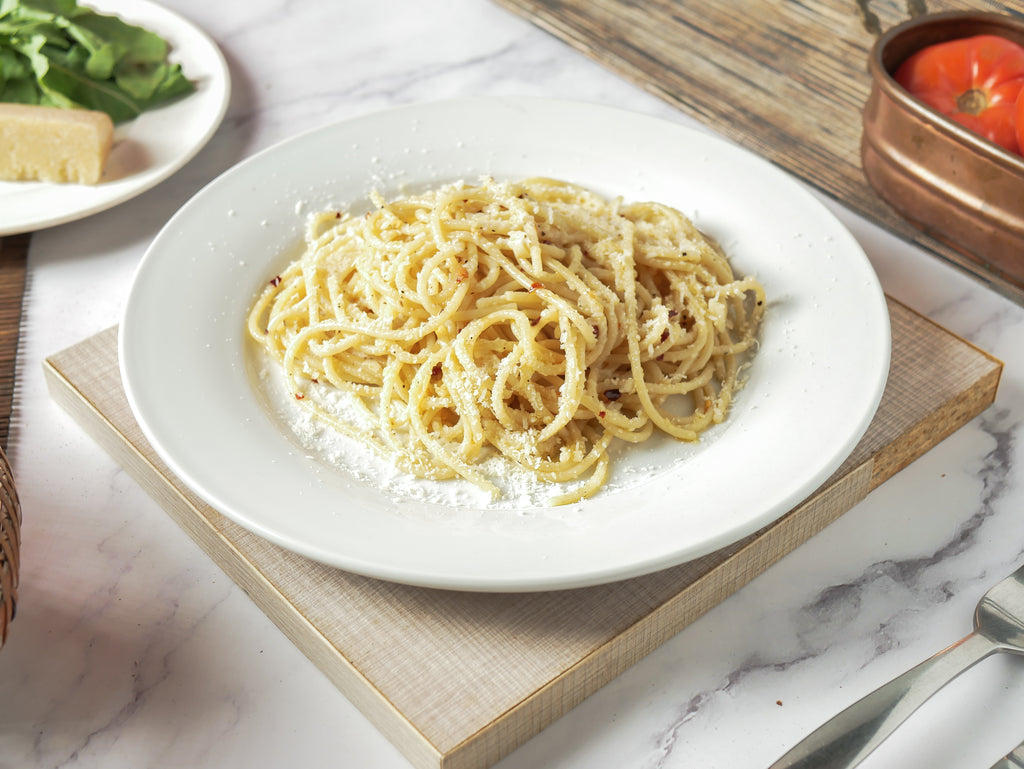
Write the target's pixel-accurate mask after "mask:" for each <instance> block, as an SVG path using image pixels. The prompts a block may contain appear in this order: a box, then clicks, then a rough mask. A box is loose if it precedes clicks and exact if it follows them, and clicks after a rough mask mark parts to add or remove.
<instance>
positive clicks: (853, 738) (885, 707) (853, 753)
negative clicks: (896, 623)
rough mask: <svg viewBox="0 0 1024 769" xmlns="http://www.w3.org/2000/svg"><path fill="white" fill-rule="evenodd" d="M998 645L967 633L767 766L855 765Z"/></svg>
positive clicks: (821, 768)
mask: <svg viewBox="0 0 1024 769" xmlns="http://www.w3.org/2000/svg"><path fill="white" fill-rule="evenodd" d="M998 650H999V647H998V646H996V645H995V644H994V643H992V642H991V641H990V640H988V639H987V638H985V637H984V636H982V635H979V634H978V633H971V634H970V635H968V636H967V637H966V638H964V639H962V640H961V641H958V642H957V643H955V644H953V645H952V646H950V647H948V648H946V649H944V650H943V651H941V652H939V653H938V654H936V655H935V656H933V657H930V658H928V659H927V660H925V661H924V662H922V663H921V664H919V665H917V667H913V668H911V669H910V670H908V671H907V672H906V673H903V674H902V675H900V676H897V677H896V678H894V679H893V680H891V681H890V682H889V683H887V684H884V685H883V686H881V687H879V688H878V689H876V690H875V691H873V692H871V693H870V694H868V695H867V696H865V697H864V698H862V699H860V700H858V701H857V702H855V703H853V704H852V705H850V707H848V708H847V709H846V710H844V711H842V712H841V713H839V714H838V715H836V716H834V717H833V718H832V719H830V720H829V721H826V722H825V723H824V724H822V725H821V726H820V727H818V728H817V729H816V730H815V731H813V732H811V733H810V734H809V735H808V736H807V737H805V738H804V739H803V740H802V741H801V742H800V743H799V744H797V745H796V746H795V747H794V748H793V749H792V750H790V751H789V752H788V753H786V755H784V756H783V757H782V758H780V759H779V760H778V761H776V762H775V763H774V764H772V765H771V767H769V769H850V767H854V766H856V765H857V764H859V763H860V762H861V761H862V760H864V758H866V757H867V755H868V754H869V753H870V752H871V751H873V750H874V749H875V748H877V747H878V746H879V745H880V744H881V743H882V741H883V740H884V739H885V738H886V737H888V736H889V735H890V734H892V733H893V731H894V730H895V729H896V727H897V726H899V725H900V724H902V723H903V722H904V721H905V720H906V719H907V718H908V717H909V716H910V714H911V713H913V712H914V711H915V710H917V709H918V708H919V707H920V706H921V705H923V704H924V702H925V701H926V700H927V699H928V698H929V697H931V696H932V695H933V694H935V692H937V691H938V690H939V689H941V688H942V687H943V686H945V685H946V684H947V683H949V682H950V681H952V680H953V679H954V678H956V677H957V676H958V675H960V674H961V673H963V672H964V671H965V670H967V669H968V668H969V667H971V666H972V665H974V664H975V663H977V662H979V661H981V660H983V659H984V658H985V657H987V656H989V655H990V654H992V653H993V652H995V651H998Z"/></svg>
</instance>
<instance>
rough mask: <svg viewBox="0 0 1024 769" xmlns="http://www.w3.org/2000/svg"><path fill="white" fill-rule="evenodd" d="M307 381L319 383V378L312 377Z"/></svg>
mask: <svg viewBox="0 0 1024 769" xmlns="http://www.w3.org/2000/svg"><path fill="white" fill-rule="evenodd" d="M309 381H310V382H312V383H313V384H320V380H319V379H317V378H316V377H313V378H312V379H310V380H309Z"/></svg>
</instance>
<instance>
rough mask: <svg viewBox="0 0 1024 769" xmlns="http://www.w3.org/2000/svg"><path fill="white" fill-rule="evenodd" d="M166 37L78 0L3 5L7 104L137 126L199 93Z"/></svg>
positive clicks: (1, 50)
mask: <svg viewBox="0 0 1024 769" xmlns="http://www.w3.org/2000/svg"><path fill="white" fill-rule="evenodd" d="M169 49H170V46H169V45H168V43H167V41H166V40H164V39H163V38H161V37H160V36H159V35H157V34H155V33H154V32H151V31H149V30H147V29H144V28H142V27H139V26H135V25H132V24H129V23H127V22H125V21H124V20H122V19H120V18H118V17H117V16H110V15H105V14H101V13H98V12H96V11H94V10H92V9H91V8H88V7H86V6H81V5H78V3H77V0H0V101H12V102H21V103H26V104H46V105H51V106H59V107H81V108H85V109H95V110H101V111H103V112H106V113H107V114H109V115H110V117H111V119H113V120H114V122H115V123H119V122H123V121H125V120H130V119H132V118H134V117H136V116H138V115H139V114H140V113H141V112H143V111H145V110H147V109H152V108H153V107H156V106H158V105H160V104H162V103H164V102H166V101H168V100H169V99H173V98H175V97H178V96H183V95H185V94H188V93H190V92H192V91H193V90H195V86H194V84H193V83H192V82H191V81H190V80H189V79H188V78H187V77H186V76H185V73H184V72H183V71H182V69H181V65H179V64H171V63H170V62H168V60H167V57H168V53H169Z"/></svg>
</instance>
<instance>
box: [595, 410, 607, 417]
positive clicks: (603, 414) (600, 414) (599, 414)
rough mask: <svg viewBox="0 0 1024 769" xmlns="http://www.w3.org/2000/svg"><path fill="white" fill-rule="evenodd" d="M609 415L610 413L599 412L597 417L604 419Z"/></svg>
mask: <svg viewBox="0 0 1024 769" xmlns="http://www.w3.org/2000/svg"><path fill="white" fill-rule="evenodd" d="M607 413H608V412H607V411H598V412H597V416H598V417H600V418H601V419H604V417H605V414H607Z"/></svg>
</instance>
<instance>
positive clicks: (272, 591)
mask: <svg viewBox="0 0 1024 769" xmlns="http://www.w3.org/2000/svg"><path fill="white" fill-rule="evenodd" d="M889 309H890V315H891V319H892V328H893V358H892V366H891V371H890V377H889V381H888V384H887V387H886V390H885V394H884V396H883V399H882V403H881V406H880V408H879V411H878V413H877V414H876V416H875V419H874V421H873V422H872V423H871V426H870V428H869V429H868V431H867V433H866V434H865V436H864V438H863V440H861V442H860V443H859V444H858V446H857V447H856V449H855V451H854V452H853V454H852V455H851V456H850V457H849V459H848V460H847V461H846V463H845V464H844V465H843V466H842V467H841V468H840V469H839V470H838V471H837V472H836V473H835V475H834V476H833V477H832V478H831V479H830V480H829V481H828V482H827V483H825V484H824V485H823V486H822V487H821V489H819V490H818V492H817V493H815V494H814V495H813V496H812V497H811V498H809V499H808V500H807V501H806V502H804V503H803V504H801V505H800V506H799V507H797V508H796V509H794V510H793V511H792V512H790V513H789V514H788V515H786V516H785V517H783V518H782V519H781V520H779V521H777V522H776V523H774V524H772V525H770V526H768V527H767V528H765V529H763V530H762V531H760V532H758V533H757V534H754V535H752V536H750V537H748V538H747V539H745V540H743V541H741V542H738V543H736V544H734V545H732V546H730V547H728V548H725V549H723V550H721V551H719V552H716V553H713V554H711V555H708V556H706V557H704V558H701V559H699V560H697V561H694V562H691V563H686V564H683V565H681V566H677V567H674V568H671V569H668V570H666V571H662V572H658V573H655V574H651V575H648V576H645V577H639V578H635V579H631V580H628V581H625V582H619V583H614V584H610V585H603V586H598V587H591V588H584V589H579V590H569V591H559V592H547V593H520V594H479V593H460V592H452V591H443V590H429V589H424V588H416V587H409V586H403V585H397V584H391V583H387V582H381V581H378V580H374V579H369V578H366V577H361V576H357V575H354V574H350V573H346V572H342V571H339V570H337V569H333V568H329V567H326V566H323V565H320V564H317V563H314V562H312V561H309V560H306V559H305V558H303V557H301V556H298V555H295V554H293V553H290V552H288V551H286V550H283V549H281V548H279V547H277V546H276V545H273V544H270V543H268V542H266V541H264V540H262V539H260V538H259V537H257V536H255V535H253V534H250V533H249V532H247V531H246V530H244V529H242V528H241V527H239V526H237V525H236V524H234V523H232V522H231V521H229V520H227V519H226V518H224V517H222V516H221V515H219V514H218V513H217V512H216V511H214V510H212V509H211V508H209V507H207V506H206V505H205V504H203V503H202V502H201V501H200V500H199V499H198V498H197V497H196V496H195V495H194V494H193V493H192V492H191V491H189V489H188V488H186V487H185V486H184V485H183V484H182V483H181V482H180V481H179V480H178V479H177V478H175V477H173V476H172V475H171V474H170V472H169V470H168V469H167V467H166V466H165V465H164V464H163V463H162V462H161V461H160V459H159V458H158V457H157V456H156V454H155V453H154V452H153V450H152V449H151V447H150V446H149V445H148V444H147V442H146V441H145V439H144V438H143V436H142V434H141V431H140V429H139V427H138V425H137V424H136V422H135V420H134V418H133V416H132V413H131V410H130V408H129V407H128V404H127V402H126V400H125V396H124V391H123V390H122V388H121V381H120V377H119V373H118V365H117V330H116V329H109V330H108V331H105V332H103V333H101V334H98V335H97V336H95V337H91V338H89V339H86V340H85V341H83V342H81V343H79V344H77V345H75V346H74V347H71V348H69V349H67V350H64V351H62V352H60V353H58V354H56V355H53V356H52V357H50V358H49V359H48V360H47V361H46V363H45V369H46V374H47V381H48V383H49V387H50V392H51V395H52V397H53V398H54V399H55V400H56V401H57V402H59V403H60V404H61V405H62V406H63V407H64V408H65V409H67V410H68V412H70V413H71V415H72V416H73V417H74V418H75V419H76V420H78V422H79V423H80V424H81V425H82V427H83V428H84V429H85V430H86V431H87V432H88V433H89V434H90V435H92V436H93V437H94V438H95V439H96V440H97V441H98V442H99V443H100V444H101V445H102V446H103V447H104V448H105V449H106V450H107V451H108V452H109V453H110V454H111V455H112V456H113V457H114V458H115V459H116V460H117V461H118V462H120V463H121V464H122V465H123V466H124V468H125V469H126V470H127V471H128V472H129V473H130V474H131V475H132V476H133V477H134V478H135V479H136V480H137V481H138V482H139V483H140V484H141V485H142V486H143V487H144V488H145V489H146V490H147V491H148V492H149V493H150V494H151V495H152V496H153V497H154V498H155V499H156V500H157V501H158V502H159V503H160V505H161V506H162V507H163V508H164V509H165V510H166V511H167V513H168V514H169V515H170V516H171V517H172V518H173V519H174V520H175V521H176V522H177V523H178V524H179V525H180V526H181V527H182V528H183V529H184V530H185V531H186V532H187V533H188V534H189V535H190V536H191V537H192V538H193V539H194V540H195V541H196V542H197V543H198V544H199V545H200V546H201V547H202V548H203V549H204V550H205V551H206V552H207V553H208V554H209V555H210V557H211V558H212V559H213V560H214V561H215V562H216V563H217V564H218V565H219V566H220V567H221V568H223V569H224V571H225V572H226V573H227V574H228V575H229V576H230V577H231V578H232V579H234V580H235V581H236V582H237V583H238V584H239V585H240V586H241V587H242V588H243V589H245V591H246V592H247V593H248V594H249V595H250V596H251V597H252V599H253V600H254V601H255V602H256V603H257V604H258V605H259V606H260V608H261V609H262V610H263V611H264V612H266V614H267V615H268V616H269V617H270V618H271V619H272V620H273V621H274V622H275V623H276V624H277V625H278V626H279V627H280V628H281V630H282V631H283V632H284V633H285V634H286V635H287V636H288V637H289V638H290V639H291V640H292V641H293V642H294V643H295V644H296V645H297V646H298V647H299V648H300V649H301V650H302V651H303V652H304V653H305V654H306V655H308V657H309V658H310V659H311V660H312V661H313V662H314V663H315V664H316V665H317V666H318V667H319V668H320V669H321V670H322V671H323V672H324V674H325V675H326V676H328V678H330V680H331V681H333V682H334V683H335V684H336V685H337V686H338V688H339V689H340V690H341V691H342V692H343V693H344V694H345V696H347V697H348V698H349V699H350V700H351V701H352V702H353V703H355V704H356V705H357V706H358V707H359V708H360V709H361V710H362V711H363V712H364V713H365V714H366V716H367V717H368V718H369V719H370V720H371V721H372V722H373V723H374V724H375V725H376V726H377V727H378V728H379V729H380V730H381V732H383V733H384V734H385V735H386V736H387V737H388V738H389V739H390V740H392V741H393V742H394V743H395V744H396V745H397V746H398V748H399V749H400V750H401V751H402V752H403V753H404V754H405V755H406V756H407V757H408V759H409V761H410V762H411V763H412V764H413V765H414V766H416V767H420V768H421V769H440V768H443V769H483V767H487V766H490V765H491V764H493V763H494V762H496V761H497V760H498V759H499V758H501V757H502V756H504V755H506V754H507V753H509V752H510V751H512V750H513V749H515V748H516V747H517V746H518V745H521V744H522V743H523V742H525V741H526V740H528V739H529V738H530V737H532V736H533V735H535V734H536V733H538V732H539V731H540V730H542V729H543V728H544V727H546V726H547V725H548V724H550V723H551V722H552V721H554V720H555V719H556V718H558V717H559V716H561V715H562V714H564V713H565V712H567V711H568V710H570V709H571V708H573V707H574V706H575V705H577V704H579V703H580V702H582V701H583V700H584V699H585V698H586V697H587V696H588V695H590V694H592V693H593V692H594V691H596V690H597V689H599V688H600V687H601V686H603V685H604V684H605V683H607V682H608V681H610V680H611V679H612V678H614V677H615V676H616V675H618V674H619V673H621V672H623V671H624V670H626V669H627V668H629V667H630V666H631V665H632V664H634V663H635V662H636V661H638V660H639V659H640V658H641V657H643V656H644V655H645V654H647V653H649V652H650V651H652V650H653V649H655V648H657V647H658V646H659V645H660V644H662V643H663V642H664V641H666V640H667V639H668V638H670V637H671V636H672V635H674V634H675V633H677V632H679V630H681V629H682V628H683V627H685V626H686V625H687V624H689V623H690V622H692V621H693V620H694V619H696V618H697V617H699V616H700V615H701V614H703V613H704V612H705V611H707V610H708V609H710V608H711V607H713V606H715V605H716V604H717V603H719V602H720V601H722V600H723V599H724V598H726V597H727V596H729V595H730V594H731V593H733V592H734V591H736V590H737V589H738V588H740V587H741V586H743V585H744V584H746V583H747V582H749V581H750V580H751V579H753V578H754V577H756V576H757V575H758V574H760V573H761V572H762V571H763V570H764V569H766V568H767V567H768V566H769V565H771V564H772V563H774V562H775V561H776V560H778V559H779V558H781V557H782V556H783V555H785V554H786V553H788V552H789V551H791V550H792V549H793V548H795V547H797V546H798V545H800V544H801V543H803V542H804V541H806V540H807V539H808V538H809V537H811V536H813V535H814V534H816V533H817V532H818V531H820V530H821V529H822V528H824V527H825V526H826V525H827V524H829V523H830V522H832V521H834V520H835V519H836V518H838V517H839V516H840V515H842V514H843V513H844V512H846V511H847V510H848V509H850V508H851V507H852V506H853V505H854V504H856V503H857V502H858V501H859V500H861V499H862V498H863V497H864V496H865V495H866V494H867V493H868V492H869V491H870V490H871V489H873V488H874V487H876V486H877V485H878V484H880V483H882V482H883V481H884V480H886V479H887V478H889V477H890V476H892V475H893V474H894V473H896V472H897V471H899V470H900V469H901V468H903V467H905V466H906V465H907V464H909V463H910V462H911V461H913V460H914V459H915V458H917V457H918V456H920V455H921V454H922V453H924V452H925V451H927V450H928V449H929V448H931V447H932V446H934V445H935V444H936V443H938V442H939V441H941V440H942V439H943V438H945V437H946V436H947V435H949V434H950V433H951V432H953V431H954V430H956V429H957V428H959V427H960V426H962V425H963V424H964V423H966V422H967V421H968V420H970V419H971V418H972V417H973V416H975V415H976V414H978V413H979V412H980V411H982V410H983V409H984V408H985V407H986V406H988V405H989V404H990V403H992V401H993V400H994V398H995V394H996V389H997V387H998V384H999V378H1000V375H1001V372H1002V364H1001V363H1000V362H999V361H997V360H995V359H994V358H992V357H991V356H989V355H988V354H986V353H985V352H983V351H981V350H978V349H977V348H975V347H973V346H971V345H970V344H968V343H966V342H964V341H963V340H961V339H959V338H958V337H956V336H954V335H952V334H950V333H949V332H947V331H945V330H943V329H942V328H940V327H939V326H936V325H935V324H933V323H932V322H930V321H928V320H926V319H924V318H922V317H921V316H919V315H917V314H915V313H914V312H912V311H910V310H909V309H907V308H906V307H904V306H902V305H900V304H898V303H896V302H894V301H890V304H889Z"/></svg>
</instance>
